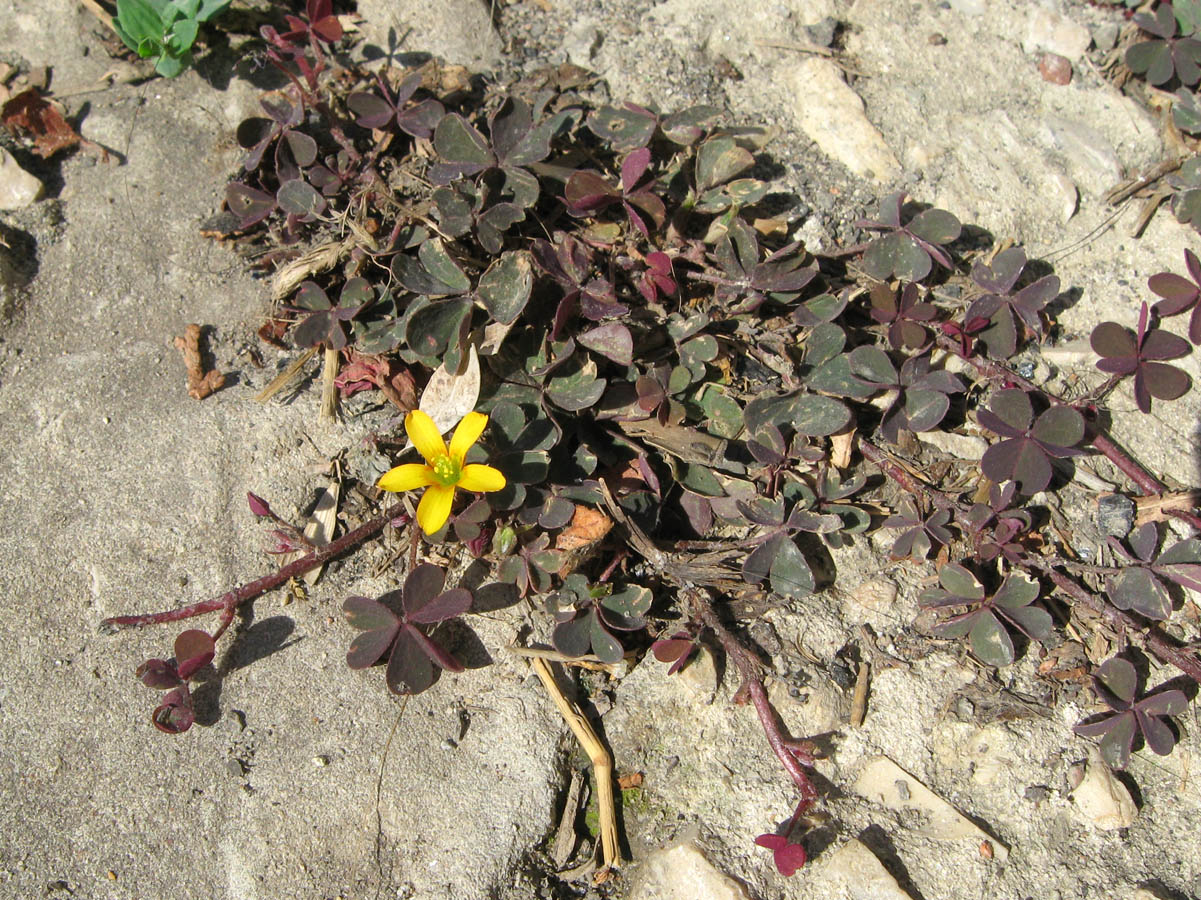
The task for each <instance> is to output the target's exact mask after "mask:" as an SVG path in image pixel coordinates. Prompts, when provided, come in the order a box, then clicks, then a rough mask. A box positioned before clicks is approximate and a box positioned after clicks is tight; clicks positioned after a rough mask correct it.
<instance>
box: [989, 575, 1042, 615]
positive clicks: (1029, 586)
mask: <svg viewBox="0 0 1201 900" xmlns="http://www.w3.org/2000/svg"><path fill="white" fill-rule="evenodd" d="M1036 599H1038V582H1037V581H1035V580H1033V579H1032V578H1030V577H1028V576H1026V575H1023V574H1022V573H1020V572H1014V573H1012V574H1010V575H1008V576H1006V578H1005V581H1004V582H1003V583H1002V584H1001V588H1000V590H998V591H997V592H996V594H994V595H993V602H994V603H996V604H997V606H1001V607H1004V608H1006V609H1009V610H1013V609H1017V608H1018V607H1022V606H1029V605H1030V604H1031V603H1033V602H1034V601H1035V600H1036Z"/></svg>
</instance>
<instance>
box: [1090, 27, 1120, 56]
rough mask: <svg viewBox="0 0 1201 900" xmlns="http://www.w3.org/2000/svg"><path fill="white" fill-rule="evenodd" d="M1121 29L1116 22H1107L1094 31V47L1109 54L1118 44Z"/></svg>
mask: <svg viewBox="0 0 1201 900" xmlns="http://www.w3.org/2000/svg"><path fill="white" fill-rule="evenodd" d="M1119 30H1120V29H1119V28H1118V25H1117V23H1115V22H1106V23H1105V24H1104V25H1098V26H1097V27H1096V28H1094V29H1093V45H1094V46H1095V47H1096V48H1097V49H1098V50H1100V51H1101V52H1102V53H1108V52H1109V51H1110V50H1112V49H1113V48H1114V46H1115V45H1116V44H1117V42H1118V32H1119Z"/></svg>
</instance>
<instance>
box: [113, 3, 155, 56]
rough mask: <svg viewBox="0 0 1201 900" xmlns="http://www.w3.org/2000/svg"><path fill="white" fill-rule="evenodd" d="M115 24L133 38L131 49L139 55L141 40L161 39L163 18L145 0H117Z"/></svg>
mask: <svg viewBox="0 0 1201 900" xmlns="http://www.w3.org/2000/svg"><path fill="white" fill-rule="evenodd" d="M117 24H118V25H119V26H120V29H121V31H122V32H123V33H124V34H127V35H129V37H130V38H131V39H132V40H133V44H132V45H131V49H133V50H137V51H138V54H139V55H141V52H142V48H141V45H142V42H143V41H145V40H148V39H149V40H154V41H156V42H159V43H161V41H162V38H163V20H162V18H161V17H160V16H159V14H158V13H157V12H156V11H155V10H154V8H153V7H152V6H151V5H150V4H149V3H147V2H146V0H117ZM126 43H127V44H128V43H129V41H126ZM147 55H150V54H147Z"/></svg>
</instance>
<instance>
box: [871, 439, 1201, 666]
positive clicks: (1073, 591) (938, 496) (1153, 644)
mask: <svg viewBox="0 0 1201 900" xmlns="http://www.w3.org/2000/svg"><path fill="white" fill-rule="evenodd" d="M859 451H860V452H861V453H862V454H863V457H864V459H866V460H867V461H868V462H871V463H874V464H875V465H876V466H878V467H879V468H880V470H881V471H882V472H884V474H886V475H887V476H888V477H889V478H891V479H892V480H893V481H895V482H896V483H897V484H898V485H900V486H901V488H902V489H904V490H905V491H906V492H908V493H910V494H919V493H920V494H922V495H923V496H925V497H927V498H928V499H929V500H930V502H931V503H933V504H934V505H935V506H937V507H939V508H941V509H953V510H956V511H957V512H963V511H964V510H963V506H962V504H960V503H958V502H957V501H956V500H955V499H954V498H952V497H949V496H947V495H946V494H944V493H943V492H942V491H940V490H938V489H937V488H935V487H932V486H931V485H928V484H926V483H925V482H924V481H921V480H919V479H917V478H914V477H913V476H911V475H910V474H909V473H908V472H906V471H905V470H904V469H903V468H901V467H900V466H899V465H897V464H896V462H894V461H893V460H892V459H891V458H890V457H889V456H888V454H887V453H885V452H884V451H883V450H881V449H880V448H879V447H877V446H876V445H875V444H873V443H872V442H871V441H868V440H866V439H864V438H860V439H859ZM1020 562H1021V564H1022V565H1023V566H1025V567H1027V568H1031V569H1038V570H1039V571H1040V572H1042V573H1044V574H1045V575H1046V576H1047V577H1048V578H1050V579H1051V581H1052V582H1054V584H1055V586H1056V587H1058V588H1059V589H1060V590H1061V591H1063V592H1064V593H1065V594H1067V595H1069V596H1070V597H1071V598H1072V599H1073V600H1077V601H1079V602H1081V603H1084V604H1085V605H1086V606H1088V607H1089V608H1090V609H1093V610H1096V611H1097V612H1099V613H1101V614H1102V615H1104V616H1105V617H1106V618H1108V619H1109V620H1110V621H1111V622H1113V623H1114V624H1115V625H1120V626H1122V627H1124V628H1126V629H1128V630H1130V631H1133V632H1136V633H1141V634H1142V635H1143V638H1144V640H1145V641H1146V644H1147V649H1148V650H1150V651H1151V652H1152V653H1153V654H1154V655H1155V656H1156V657H1157V658H1158V659H1160V660H1161V661H1162V662H1165V663H1168V664H1169V665H1173V666H1175V667H1176V668H1177V669H1179V670H1180V671H1181V672H1183V673H1184V674H1185V675H1187V676H1188V677H1189V678H1191V679H1193V680H1194V681H1196V682H1198V683H1199V684H1201V661H1199V660H1198V659H1197V658H1196V657H1195V656H1193V655H1191V654H1190V653H1188V652H1187V651H1185V650H1183V649H1181V648H1180V647H1177V646H1175V645H1174V644H1173V643H1172V642H1171V641H1170V640H1169V639H1168V638H1167V637H1165V636H1164V635H1163V634H1162V633H1161V632H1160V631H1159V630H1158V628H1156V627H1155V626H1154V625H1149V626H1147V625H1144V624H1143V623H1141V622H1138V621H1136V620H1135V619H1134V618H1132V617H1131V616H1129V615H1127V614H1126V613H1124V612H1122V611H1121V610H1120V609H1117V608H1116V607H1114V606H1112V605H1110V604H1109V603H1106V602H1105V601H1104V600H1103V599H1101V598H1100V597H1098V596H1096V595H1095V594H1092V593H1090V592H1089V591H1087V590H1085V589H1084V588H1083V587H1081V586H1080V585H1079V584H1078V583H1077V582H1075V581H1073V580H1072V579H1071V578H1069V577H1068V576H1067V575H1065V574H1064V573H1063V572H1060V571H1059V570H1058V569H1057V568H1055V565H1054V564H1053V563H1051V562H1050V561H1049V560H1046V559H1043V558H1042V557H1040V556H1036V555H1035V554H1032V553H1023V554H1022V557H1021V560H1020Z"/></svg>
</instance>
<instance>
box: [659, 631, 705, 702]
mask: <svg viewBox="0 0 1201 900" xmlns="http://www.w3.org/2000/svg"><path fill="white" fill-rule="evenodd" d="M663 671H664V672H666V671H667V669H666V668H664V670H663ZM674 677H676V678H678V679H679V680H680V684H682V685H683V686H684V687H686V688H687V689H688V690H689V691H691V692H692V693H693V694H695V695H696V696H697V697H698V698H699V699H700V700H701V701H702V702H704V703H712V702H713V697H714V695H715V694H716V693H717V663H716V662H714V660H713V651H712V650H710V649H709V648H708V647H706V646H704V645H703V644H702V645H701V646H700V647H698V648H697V652H696V655H695V656H693V657H692V659H691V660H689V662H688V665H686V666H684V668H682V669H680V671H679V673H677V674H676V675H675V676H674Z"/></svg>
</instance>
